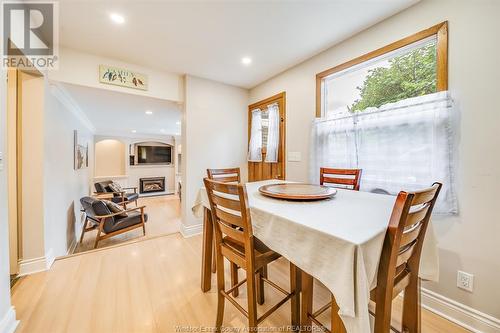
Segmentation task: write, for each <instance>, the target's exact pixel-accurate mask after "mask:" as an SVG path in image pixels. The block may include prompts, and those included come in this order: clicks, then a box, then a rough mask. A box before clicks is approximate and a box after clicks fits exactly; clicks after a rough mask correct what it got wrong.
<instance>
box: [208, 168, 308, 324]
mask: <svg viewBox="0 0 500 333" xmlns="http://www.w3.org/2000/svg"><path fill="white" fill-rule="evenodd" d="M204 182H205V188H206V190H207V194H208V199H209V201H210V208H211V214H212V221H213V223H214V229H215V230H214V231H215V246H216V247H215V253H216V261H217V319H216V329H217V331H219V332H220V330H221V327H222V320H223V316H224V303H225V300H226V299H227V300H228V301H229V302H231V303H232V304H233V305H234V306H235V307H236V308H237V309H238V310H239V311H240V312H241V313H242V314H243V315H245V316H246V317H247V318H248V326H249V331H251V332H256V331H257V325H258V324H259V323H260V322H261V321H262V320H264V319H265V318H267V317H268V316H269V315H270V314H272V313H273V312H274V311H275V310H276V309H278V308H279V307H280V306H281V305H283V304H284V303H285V302H287V301H288V300H289V299H290V300H291V324H292V326H293V327H298V324H299V316H300V315H299V311H300V305H299V293H300V292H299V288H300V286H299V285H300V283H299V281H300V280H299V279H300V277H299V271H298V268H297V267H295V265H293V264H292V263H290V289H291V290H290V292H287V291H286V290H285V289H283V288H282V287H280V286H278V285H277V284H275V283H274V282H272V281H270V280H269V279H267V278H265V277H263V276H262V268H263V267H265V266H266V265H268V264H269V263H271V262H273V261H274V260H276V259H278V258H280V257H281V256H280V255H279V254H278V253H276V252H274V251H272V250H271V249H269V248H268V247H267V246H266V245H264V243H262V241H260V240H259V239H258V238H257V237H255V236H254V235H253V231H252V223H251V219H250V210H249V208H248V198H247V193H246V188H245V185H244V184H228V183H222V182H217V181H214V180H210V179H208V178H205V179H204ZM224 258H226V259H227V260H229V262H231V263H234V264H236V265H238V266H239V267H241V268H242V269H244V270H245V271H246V278H245V279H244V280H242V281H240V282H238V284H237V285H235V286H231V287H230V289H228V290H226V289H225V288H226V287H225V280H224ZM256 275H257V278H256ZM245 282H246V283H247V302H248V307H247V309H244V308H243V307H242V306H241V305H240V304H239V303H238V302H237V301H236V299H234V298H233V296H231V293H232V292H233V290H235V289H238V288H239V287H240V286H242V285H243V284H244V283H245ZM262 282H266V283H268V284H269V285H270V286H271V287H273V288H275V289H276V290H278V291H280V292H282V293H283V294H284V295H285V297H284V298H282V299H281V300H280V301H279V302H278V303H277V304H275V305H273V306H272V307H270V308H269V309H268V310H267V311H266V312H265V313H264V314H262V315H261V316H258V315H257V290H258V289H261V290H263V289H264V283H262Z"/></svg>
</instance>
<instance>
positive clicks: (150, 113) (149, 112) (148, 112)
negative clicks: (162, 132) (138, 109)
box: [145, 110, 153, 116]
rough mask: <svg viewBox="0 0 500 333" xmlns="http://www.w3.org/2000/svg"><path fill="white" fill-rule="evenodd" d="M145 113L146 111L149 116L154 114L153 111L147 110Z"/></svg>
mask: <svg viewBox="0 0 500 333" xmlns="http://www.w3.org/2000/svg"><path fill="white" fill-rule="evenodd" d="M145 113H146V114H147V115H148V116H150V115H152V114H153V111H150V110H147V111H146V112H145Z"/></svg>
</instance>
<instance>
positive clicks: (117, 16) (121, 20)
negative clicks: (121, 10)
mask: <svg viewBox="0 0 500 333" xmlns="http://www.w3.org/2000/svg"><path fill="white" fill-rule="evenodd" d="M109 17H110V18H111V21H113V22H115V23H118V24H123V23H125V18H124V17H123V16H122V15H120V14H117V13H111V14H110V15H109Z"/></svg>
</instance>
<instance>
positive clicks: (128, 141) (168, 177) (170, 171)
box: [92, 135, 177, 197]
mask: <svg viewBox="0 0 500 333" xmlns="http://www.w3.org/2000/svg"><path fill="white" fill-rule="evenodd" d="M109 139H114V140H118V141H120V142H121V143H123V144H124V145H125V148H126V149H125V152H124V153H125V155H126V156H125V158H124V160H125V168H124V173H125V174H123V175H96V176H95V177H94V179H93V183H95V182H97V181H102V180H113V181H116V182H117V183H119V184H120V185H122V186H124V187H137V192H138V193H139V187H140V178H155V177H165V191H163V192H151V193H140V196H141V197H146V196H157V195H163V194H174V193H176V185H175V184H176V181H175V179H176V172H177V154H176V140H175V137H172V136H162V137H144V138H142V137H141V138H138V137H134V138H131V137H115V136H100V135H96V136H95V143H97V142H100V141H102V140H109ZM142 142H160V143H165V144H168V145H171V146H172V148H173V152H172V159H173V161H172V164H169V165H130V164H129V146H130V145H134V144H137V143H142ZM93 183H92V190H94V189H93Z"/></svg>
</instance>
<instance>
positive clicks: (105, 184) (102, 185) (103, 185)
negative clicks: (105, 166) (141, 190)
mask: <svg viewBox="0 0 500 333" xmlns="http://www.w3.org/2000/svg"><path fill="white" fill-rule="evenodd" d="M113 184H115V185H116V183H114V182H113V181H112V180H105V181H102V182H97V183H95V184H94V187H95V190H96V192H95V193H94V194H95V196H96V197H97V198H104V197H105V196H106V195H108V196H111V195H112V196H111V197H109V199H110V200H111V201H113V202H114V203H117V204H120V205H122V206H123V208H127V204H129V203H131V202H135V206H136V207H137V199H139V194H138V193H137V187H121V186H118V190H114V189H113V188H112V187H113ZM131 190H132V191H133V192H128V191H131Z"/></svg>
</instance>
